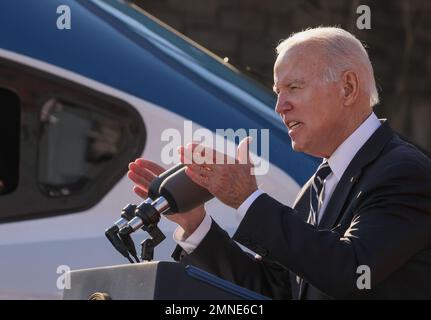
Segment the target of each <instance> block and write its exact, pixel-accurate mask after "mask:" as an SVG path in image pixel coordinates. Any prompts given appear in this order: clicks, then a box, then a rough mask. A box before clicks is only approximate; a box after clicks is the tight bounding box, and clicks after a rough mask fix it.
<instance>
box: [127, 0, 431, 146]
mask: <svg viewBox="0 0 431 320" xmlns="http://www.w3.org/2000/svg"><path fill="white" fill-rule="evenodd" d="M134 2H135V3H137V4H138V5H139V6H141V7H142V8H144V9H145V10H146V11H147V12H149V13H151V14H152V15H154V16H155V17H157V18H158V19H160V20H162V21H163V22H165V23H167V24H168V25H170V26H172V27H173V28H175V29H177V30H178V31H180V32H181V33H183V34H185V35H186V36H188V37H189V38H191V39H193V40H194V41H196V42H198V43H199V44H201V45H203V46H204V47H206V48H208V49H209V50H211V51H212V52H214V53H216V54H217V55H219V56H220V57H222V58H224V57H227V58H229V62H230V63H231V64H232V65H234V66H235V67H237V68H238V69H240V70H242V71H243V72H244V73H246V74H248V75H250V76H251V77H253V78H255V79H256V80H258V81H259V82H261V83H263V84H264V85H266V86H267V87H269V88H270V87H271V86H272V65H273V62H274V59H275V47H276V45H277V43H278V42H279V41H280V39H283V38H286V37H288V36H289V34H291V33H292V32H296V31H300V30H302V29H305V28H307V27H314V26H318V25H339V26H341V27H343V28H345V29H347V30H348V31H350V32H352V33H353V34H355V35H356V36H357V37H358V38H359V39H360V40H362V41H364V42H365V43H366V44H367V46H368V52H369V55H370V57H371V60H372V62H373V66H374V69H375V70H374V71H375V76H376V80H377V84H378V87H379V93H380V96H381V103H380V104H379V105H378V106H377V107H376V113H377V114H378V115H379V116H380V117H386V118H388V119H389V120H390V121H391V124H392V126H393V127H395V128H396V129H397V130H398V131H399V132H401V133H402V134H404V135H406V136H408V137H409V138H411V139H412V140H413V141H414V142H416V143H418V144H419V145H421V146H423V147H425V148H426V149H427V150H429V151H431V126H430V125H429V122H430V120H431V19H429V17H430V16H431V1H428V0H413V1H404V0H393V1H389V0H385V1H370V0H368V1H359V0H314V1H313V0H266V1H264V0H135V1H134ZM360 4H367V5H369V7H370V9H371V29H370V30H358V29H357V28H356V19H357V18H358V16H359V15H358V14H356V8H357V7H358V6H359V5H360Z"/></svg>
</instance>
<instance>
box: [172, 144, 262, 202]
mask: <svg viewBox="0 0 431 320" xmlns="http://www.w3.org/2000/svg"><path fill="white" fill-rule="evenodd" d="M249 143H250V138H249V137H247V138H245V139H243V140H242V141H241V142H240V144H239V146H238V148H237V155H236V158H235V159H232V158H229V157H228V156H226V155H224V154H221V153H219V152H217V151H215V150H213V149H210V148H205V147H203V146H202V145H199V144H189V145H187V147H186V148H184V147H180V148H179V149H178V152H179V154H180V159H181V162H182V163H184V164H185V165H186V166H187V169H186V174H187V175H188V176H189V177H190V179H192V180H193V181H194V182H195V183H197V184H199V185H201V186H202V187H204V188H206V189H207V190H208V191H209V192H211V193H212V194H213V195H214V196H215V197H216V198H218V199H219V200H220V201H221V202H223V203H225V204H226V205H228V206H230V207H232V208H235V209H238V207H239V206H240V205H241V204H242V203H243V202H244V201H245V200H246V199H247V198H248V197H249V196H250V195H251V194H252V193H253V192H254V191H256V190H257V182H256V177H255V176H254V175H253V173H252V168H253V164H252V163H251V160H250V154H249V151H248V145H249ZM197 157H199V158H200V159H205V161H198V163H196V161H194V160H196V159H197ZM192 158H193V159H192ZM220 159H222V160H223V161H220ZM217 160H219V161H217ZM201 162H204V163H202V164H200V163H201ZM217 162H222V163H217Z"/></svg>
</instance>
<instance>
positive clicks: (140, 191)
mask: <svg viewBox="0 0 431 320" xmlns="http://www.w3.org/2000/svg"><path fill="white" fill-rule="evenodd" d="M133 191H134V192H135V193H136V194H137V195H138V196H140V197H141V198H144V199H146V198H148V193H147V192H146V191H145V190H144V189H142V188H140V187H139V186H134V187H133Z"/></svg>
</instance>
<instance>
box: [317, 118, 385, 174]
mask: <svg viewBox="0 0 431 320" xmlns="http://www.w3.org/2000/svg"><path fill="white" fill-rule="evenodd" d="M378 127H380V121H379V119H378V118H377V116H376V115H375V114H374V112H372V113H371V115H370V116H369V117H368V118H367V119H366V120H365V121H364V122H363V123H362V124H361V125H360V126H359V127H358V128H357V129H356V130H355V131H354V132H353V133H352V134H351V135H350V136H349V137H348V138H347V139H346V140H344V141H343V143H341V144H340V145H339V146H338V148H337V149H336V150H335V151H334V153H333V154H332V155H331V156H330V157H329V159H327V161H328V163H329V166H330V167H331V170H332V172H333V174H334V175H335V177H336V178H337V179H338V180H340V179H341V177H342V176H343V174H344V171H345V170H346V169H347V166H348V165H349V163H350V162H351V161H352V159H353V157H354V156H355V155H356V153H357V152H358V151H359V149H361V147H362V146H363V145H364V144H365V142H367V140H368V139H369V138H370V137H371V135H372V134H373V133H374V131H376V130H377V128H378ZM324 160H326V159H324Z"/></svg>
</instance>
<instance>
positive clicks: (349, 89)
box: [342, 70, 359, 106]
mask: <svg viewBox="0 0 431 320" xmlns="http://www.w3.org/2000/svg"><path fill="white" fill-rule="evenodd" d="M342 85H343V99H344V105H345V106H351V105H352V104H353V103H354V102H355V101H357V99H358V96H359V77H358V74H357V73H356V72H355V71H353V70H347V71H344V73H343V76H342Z"/></svg>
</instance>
